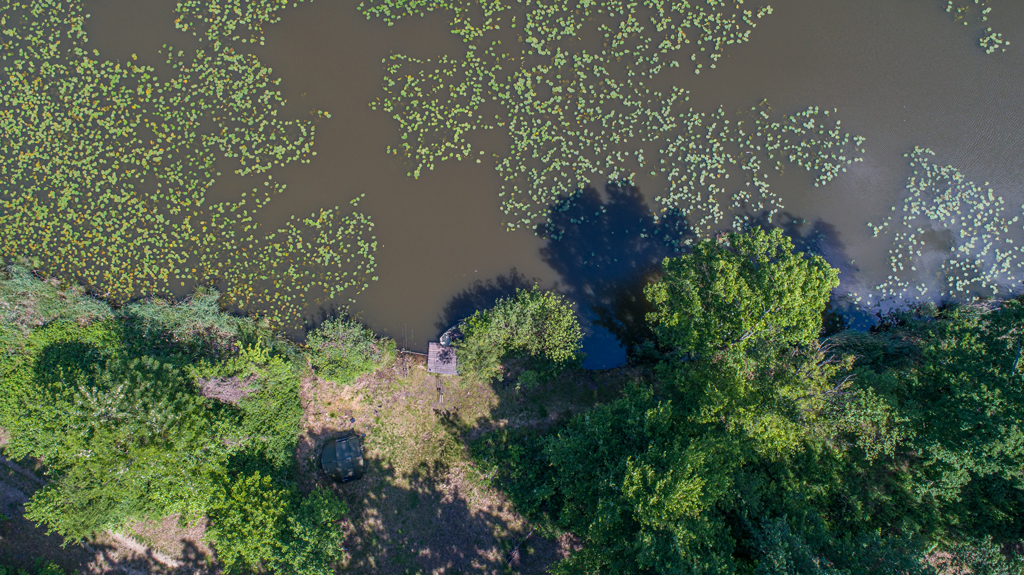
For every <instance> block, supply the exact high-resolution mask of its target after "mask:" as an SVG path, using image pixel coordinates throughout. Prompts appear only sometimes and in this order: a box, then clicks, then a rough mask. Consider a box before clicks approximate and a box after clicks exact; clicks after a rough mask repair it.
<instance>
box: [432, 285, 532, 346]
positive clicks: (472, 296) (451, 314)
mask: <svg viewBox="0 0 1024 575" xmlns="http://www.w3.org/2000/svg"><path fill="white" fill-rule="evenodd" d="M538 281H539V280H536V279H533V278H528V277H526V276H525V275H524V274H523V273H521V272H520V271H519V270H517V269H516V268H512V269H510V270H509V272H508V273H507V274H503V275H500V276H497V277H495V278H492V279H488V280H476V281H475V282H473V283H472V284H471V285H470V286H469V287H467V288H466V289H464V290H462V291H461V292H459V293H458V294H456V295H455V296H454V297H453V298H452V299H451V300H450V301H449V302H448V304H447V305H445V306H444V310H442V311H441V314H440V315H439V316H438V320H437V322H436V323H435V324H434V327H436V328H437V334H438V335H440V334H441V333H443V332H444V331H445V330H447V329H448V328H450V327H452V326H453V325H455V324H457V323H459V322H460V321H462V320H464V319H466V318H467V317H469V316H471V315H473V312H475V311H477V310H483V309H487V308H490V307H493V306H494V302H495V301H497V300H498V299H500V298H506V297H510V296H513V295H515V294H516V290H519V289H530V288H531V287H533V286H534V284H536V283H537V282H538Z"/></svg>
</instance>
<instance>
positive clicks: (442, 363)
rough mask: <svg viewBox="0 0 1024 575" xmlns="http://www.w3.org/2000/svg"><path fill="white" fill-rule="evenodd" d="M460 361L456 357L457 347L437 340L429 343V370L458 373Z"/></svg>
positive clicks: (446, 373) (441, 372)
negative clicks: (442, 343)
mask: <svg viewBox="0 0 1024 575" xmlns="http://www.w3.org/2000/svg"><path fill="white" fill-rule="evenodd" d="M457 367H458V361H457V358H456V357H455V348H454V347H451V346H450V345H441V344H440V343H438V342H436V341H432V342H430V343H429V344H427V371H428V372H430V373H440V374H443V375H457V374H458V370H457V369H456V368H457Z"/></svg>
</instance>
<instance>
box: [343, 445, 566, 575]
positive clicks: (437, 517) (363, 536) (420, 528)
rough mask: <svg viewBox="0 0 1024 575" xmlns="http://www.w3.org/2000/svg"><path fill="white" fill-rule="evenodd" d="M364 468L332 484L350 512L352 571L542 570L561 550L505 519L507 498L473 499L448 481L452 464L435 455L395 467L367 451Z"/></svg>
mask: <svg viewBox="0 0 1024 575" xmlns="http://www.w3.org/2000/svg"><path fill="white" fill-rule="evenodd" d="M367 463H368V472H367V475H366V476H365V477H364V478H363V479H362V480H359V481H355V482H350V483H347V484H342V485H335V486H334V487H333V488H334V490H335V492H336V493H338V495H339V496H340V497H342V499H344V500H346V501H347V502H348V503H349V506H350V508H351V509H353V511H354V513H353V515H352V517H351V518H350V521H351V524H350V525H348V526H347V530H348V531H349V537H348V538H347V541H348V543H347V544H348V545H349V546H350V547H349V551H350V553H351V558H350V560H349V562H348V564H347V565H346V570H348V571H351V572H357V573H369V572H376V573H403V574H404V573H469V572H473V573H508V572H512V573H523V574H526V573H531V574H532V573H537V574H539V573H543V572H544V571H545V569H546V568H547V567H548V566H549V565H550V564H551V563H553V562H554V561H557V560H558V559H559V558H560V557H559V556H558V554H557V543H555V542H553V541H549V540H545V539H542V538H540V537H535V538H531V540H530V543H529V544H527V545H524V546H523V547H522V548H521V549H520V552H519V553H518V557H517V558H512V557H510V556H509V553H510V551H512V549H513V548H515V546H516V545H517V544H518V543H519V542H520V541H521V540H522V539H525V538H526V536H527V535H528V533H529V528H528V526H527V524H526V523H525V522H523V521H517V522H512V521H510V520H509V519H508V517H509V514H508V513H507V512H508V511H510V510H509V509H506V507H505V506H507V505H508V504H507V503H502V502H494V503H490V502H485V501H479V500H477V501H473V502H472V503H471V501H470V500H471V499H472V498H474V497H479V493H477V492H476V490H474V489H472V487H470V488H468V489H467V488H466V487H465V486H464V485H460V484H459V482H456V481H451V478H452V476H453V474H454V473H456V472H457V470H455V469H452V468H450V467H449V465H448V464H447V463H445V462H444V461H442V460H440V459H438V460H434V461H430V462H422V463H421V464H419V465H418V466H417V467H416V468H414V469H413V470H412V471H410V472H405V473H399V472H397V471H396V470H395V469H394V468H393V467H391V466H389V465H388V464H387V463H385V462H383V461H382V460H381V459H378V458H376V457H374V456H373V455H372V454H368V457H367Z"/></svg>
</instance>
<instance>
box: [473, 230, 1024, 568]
mask: <svg viewBox="0 0 1024 575" xmlns="http://www.w3.org/2000/svg"><path fill="white" fill-rule="evenodd" d="M726 242H727V243H726V245H724V246H723V245H721V244H711V243H710V242H706V243H705V244H703V245H701V246H698V248H697V249H696V250H695V252H694V255H689V256H683V257H681V258H678V259H675V260H668V261H666V268H667V269H668V272H669V273H666V275H665V276H664V278H663V279H662V280H661V283H660V284H656V285H655V286H653V287H652V288H651V289H650V290H649V293H652V294H654V295H655V296H657V297H655V307H656V310H655V313H654V314H652V316H651V318H650V319H651V320H653V321H656V322H657V332H658V335H659V337H660V340H659V344H660V347H661V349H663V350H666V351H665V354H664V356H663V360H662V361H661V363H660V364H659V365H658V367H657V369H656V370H655V371H656V374H655V376H654V377H653V378H652V379H649V380H647V381H641V382H638V383H636V384H634V385H631V386H630V387H629V388H628V389H627V390H626V392H625V393H624V395H623V396H622V397H621V398H619V399H618V400H616V401H614V402H612V403H610V404H606V405H601V406H598V407H596V408H594V409H592V410H590V411H587V412H585V413H583V414H580V415H578V416H576V417H574V418H572V419H571V420H569V421H567V422H562V423H560V424H559V425H556V426H555V427H554V428H552V429H549V430H546V431H539V430H537V431H530V430H521V431H518V432H506V431H500V432H493V433H490V434H487V435H485V436H483V437H482V438H480V439H478V440H476V442H474V443H473V445H472V446H471V448H472V451H473V453H474V454H475V455H476V457H477V459H478V461H479V462H480V464H481V465H482V466H483V467H484V468H485V473H493V474H494V475H493V476H494V478H495V481H496V483H497V485H498V486H500V487H501V488H503V489H505V490H506V492H507V493H508V494H509V495H510V497H511V498H512V499H513V501H514V502H515V504H516V507H517V508H518V509H519V510H520V511H523V512H525V513H528V514H529V515H530V516H531V517H532V518H533V519H534V520H535V521H538V522H542V523H551V524H552V525H553V526H554V527H556V528H561V529H566V530H570V531H572V532H574V533H577V534H579V535H580V536H582V537H583V538H584V548H583V550H582V551H580V552H578V553H575V554H573V555H572V556H571V557H569V558H567V559H566V560H564V561H563V562H561V563H560V564H558V565H557V566H556V567H555V568H554V569H553V572H554V573H563V574H566V575H568V574H575V573H621V574H637V575H639V574H649V573H753V574H758V575H767V574H773V573H778V574H780V575H781V574H792V573H814V574H829V575H839V574H859V573H864V574H868V573H900V574H911V573H919V574H925V573H936V566H940V567H943V568H946V569H949V570H951V571H947V572H957V573H966V572H971V573H975V574H999V575H1009V574H1021V573H1024V562H1022V561H1021V557H1020V555H1018V554H1015V553H1019V547H1013V546H1016V545H1019V542H1020V541H1021V539H1022V538H1024V519H1022V518H1024V515H1022V514H1021V512H1020V510H1021V509H1024V471H1022V467H1021V457H1022V454H1024V429H1022V427H1021V423H1020V422H1021V421H1024V391H1022V390H1024V374H1022V373H1021V370H1020V367H1019V365H1018V364H1019V361H1020V356H1019V355H1018V350H1019V346H1020V341H1021V340H1022V339H1024V327H1022V326H1024V304H1022V303H1021V302H1018V301H1008V302H1003V303H1002V304H1001V305H998V306H996V305H991V306H978V305H969V306H950V307H948V308H945V309H942V310H937V309H935V308H934V307H930V308H929V307H923V308H922V309H921V310H920V311H921V313H914V312H907V313H897V314H893V315H891V316H888V317H886V318H885V319H884V322H883V324H882V325H881V326H880V327H879V328H878V329H877V330H876V331H875V332H873V333H870V334H843V335H841V336H839V337H836V338H833V339H831V340H829V341H827V342H825V343H819V342H818V341H817V338H816V337H815V336H816V334H818V333H819V331H820V329H821V320H820V317H821V315H820V314H821V310H822V307H823V305H824V302H825V301H826V300H827V296H828V292H829V290H830V289H831V287H832V286H833V285H834V282H833V281H832V278H834V272H829V271H828V270H822V268H821V262H818V261H817V260H816V259H814V258H811V259H808V260H804V259H803V257H802V256H792V255H790V253H789V252H790V251H791V249H792V247H791V245H789V244H788V242H784V241H781V239H780V237H779V236H775V235H774V234H772V235H766V234H762V233H760V232H754V233H752V234H751V235H750V236H749V237H747V238H742V237H738V236H731V237H729V238H727V240H726ZM744 245H748V246H749V245H760V246H765V247H770V248H771V252H772V253H773V255H772V256H771V257H770V258H768V259H766V260H763V261H760V262H757V264H756V265H746V264H743V263H741V264H740V265H737V261H738V260H737V258H736V256H737V254H738V253H739V252H741V251H742V249H738V248H739V246H744ZM754 251H755V252H756V251H760V248H758V249H757V250H754ZM762 253H765V252H762ZM741 259H743V260H745V259H746V256H744V257H743V258H741ZM757 259H758V258H756V257H755V258H752V260H754V261H756V260H757ZM776 264H781V265H782V266H784V267H785V269H786V270H787V271H786V273H785V274H781V275H780V274H779V273H778V268H777V267H776ZM686 270H690V271H692V272H693V273H690V272H688V271H686ZM716 274H717V277H712V276H713V275H716ZM709 279H713V280H714V281H712V282H711V283H710V284H709V283H707V280H709ZM694 282H697V286H698V287H701V289H696V288H695V287H694V285H692V284H693V283H694ZM709 285H717V286H718V287H719V288H721V289H717V290H716V291H715V292H714V293H704V290H705V289H710V288H709V287H708V286H709ZM673 294H674V295H673ZM778 306H782V309H776V308H777V307H778ZM776 314H777V315H776ZM748 334H749V335H748ZM1015 549H1016V550H1015ZM1004 552H1006V553H1009V555H1004Z"/></svg>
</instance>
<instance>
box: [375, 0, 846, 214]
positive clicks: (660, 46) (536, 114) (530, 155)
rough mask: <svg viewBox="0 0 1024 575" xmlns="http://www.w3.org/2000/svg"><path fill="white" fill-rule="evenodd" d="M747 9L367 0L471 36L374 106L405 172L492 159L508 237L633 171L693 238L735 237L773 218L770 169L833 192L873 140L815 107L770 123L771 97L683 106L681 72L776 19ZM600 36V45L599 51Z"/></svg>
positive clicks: (393, 74) (407, 66)
mask: <svg viewBox="0 0 1024 575" xmlns="http://www.w3.org/2000/svg"><path fill="white" fill-rule="evenodd" d="M742 4H743V3H742V2H736V3H729V2H718V1H696V0H695V1H693V2H679V3H672V4H665V3H663V2H657V1H649V0H645V1H635V0H634V1H631V2H626V3H622V2H608V1H603V0H602V1H594V2H584V3H581V4H579V5H578V6H577V5H576V4H571V5H570V4H565V3H558V2H556V3H553V4H544V3H539V2H534V1H533V0H523V1H521V2H508V3H502V2H501V0H496V1H494V2H483V3H476V2H472V1H470V0H465V1H456V2H411V3H407V2H395V1H394V0H379V1H365V2H363V3H362V4H361V5H360V6H361V9H362V10H363V12H364V13H365V14H366V16H367V17H368V18H370V17H379V18H382V19H383V20H385V21H386V22H387V23H388V25H392V24H394V23H395V22H396V21H397V20H399V19H401V18H403V17H408V16H412V15H416V14H420V15H422V14H423V13H425V12H429V11H433V10H445V11H448V12H450V13H451V15H452V16H451V20H450V26H451V32H452V33H453V34H457V35H460V36H462V37H463V40H464V41H465V42H466V43H467V50H466V53H465V55H464V56H452V55H443V56H440V57H439V58H437V59H436V60H433V59H426V60H422V59H417V58H413V57H411V56H407V55H402V54H395V55H392V56H391V58H390V61H387V60H385V65H386V76H385V80H384V88H385V92H386V95H385V96H384V97H383V98H380V99H378V100H377V101H375V102H371V104H370V105H371V107H373V108H375V109H380V110H383V111H385V112H388V113H390V114H392V115H393V117H394V118H395V119H396V120H397V121H398V122H399V130H400V133H401V139H402V140H403V142H402V143H401V145H400V146H399V147H397V148H389V151H390V152H392V153H395V154H398V153H402V154H405V155H406V156H408V157H409V158H410V159H411V160H412V162H413V164H414V167H413V169H412V170H411V171H410V172H409V175H411V176H414V177H419V176H420V175H421V174H422V173H423V170H425V169H426V170H430V169H433V168H434V166H435V164H436V163H437V162H441V161H446V160H452V159H454V160H469V159H475V160H476V162H477V163H481V162H482V161H484V160H486V161H487V162H489V163H490V162H494V163H495V167H496V169H497V171H498V173H499V174H500V175H501V177H502V179H503V180H504V181H505V182H506V185H505V186H502V188H503V191H501V192H500V194H499V195H500V196H501V197H502V209H503V211H504V212H505V214H507V215H508V216H509V220H508V221H507V222H506V223H507V226H508V228H509V229H517V228H521V227H531V226H532V227H534V228H535V229H537V227H538V226H539V225H540V224H542V223H544V222H545V220H546V219H547V217H548V215H549V214H550V213H551V210H552V209H554V207H555V206H556V205H557V204H558V203H559V201H560V200H564V199H565V198H566V197H570V198H571V197H572V195H573V194H575V193H578V191H579V190H581V189H582V188H583V187H585V186H586V185H587V184H588V183H590V181H591V179H592V178H606V179H607V180H608V181H630V180H632V179H633V178H634V177H635V176H636V174H637V173H646V174H649V175H650V176H658V177H663V178H664V179H665V187H666V189H667V193H666V194H664V195H662V196H660V197H659V198H658V201H659V202H660V203H661V204H662V205H663V206H664V207H663V210H662V211H669V210H671V211H673V213H674V212H680V211H681V212H682V214H684V215H691V214H692V215H693V216H694V217H693V219H694V222H693V226H694V230H695V231H696V232H697V233H699V234H704V233H707V232H708V231H709V230H710V229H711V227H712V226H714V225H717V224H723V223H724V224H731V225H733V226H735V227H737V228H740V227H742V223H743V222H744V221H745V220H744V219H743V216H742V214H744V213H750V212H753V213H756V214H758V215H760V214H761V213H767V218H768V220H769V221H770V220H771V217H772V216H773V215H775V214H776V213H778V211H779V210H780V209H781V207H782V205H781V202H780V201H779V199H778V198H777V197H776V196H775V195H773V194H772V193H771V192H770V191H769V188H768V183H767V178H768V173H767V171H768V170H767V168H769V167H772V168H775V169H777V170H782V169H783V167H784V162H785V161H787V160H788V161H789V162H792V163H795V164H797V165H799V166H801V167H803V168H805V169H807V170H808V171H809V172H811V173H812V174H813V175H814V177H815V185H822V184H826V183H828V182H829V181H831V180H832V179H833V178H834V177H835V176H836V175H838V174H839V173H840V172H841V171H845V170H846V166H847V165H849V164H852V163H853V162H855V161H858V160H859V157H858V156H859V154H861V153H863V152H864V151H863V149H861V146H862V144H863V139H862V138H859V137H853V136H851V135H849V134H847V133H844V132H842V130H841V127H840V122H839V120H838V119H837V117H836V115H835V112H836V110H831V111H830V110H828V109H823V108H820V107H817V106H815V107H809V108H807V109H806V110H804V111H802V112H800V113H797V114H791V115H774V116H773V115H771V114H769V112H771V111H772V110H771V108H770V107H769V106H768V105H767V103H765V102H762V103H761V105H760V106H759V107H754V108H751V110H750V113H749V114H748V113H740V114H737V115H736V116H733V115H732V114H727V113H726V112H725V111H723V110H722V109H719V110H717V111H715V112H710V113H705V112H698V111H694V110H693V108H691V107H690V106H689V104H688V103H687V102H688V101H689V93H688V92H687V91H686V90H685V89H683V88H680V87H678V86H675V85H671V84H670V83H671V82H673V80H674V78H673V77H672V69H673V68H682V67H684V66H686V67H689V68H691V69H693V71H694V73H696V74H699V73H700V72H701V71H702V70H706V69H714V68H715V67H716V66H717V62H718V61H719V59H720V58H721V57H722V56H723V53H724V50H725V49H726V48H727V47H728V46H730V45H733V44H739V43H744V42H747V41H748V40H749V38H750V34H751V32H752V31H753V29H754V28H755V27H756V25H757V21H758V20H759V19H761V18H764V17H767V16H768V15H770V14H771V13H772V9H771V7H767V6H766V7H763V8H759V9H757V10H749V9H745V7H744V6H743V5H742ZM594 40H598V41H600V42H601V48H600V49H599V51H598V50H595V49H591V48H589V46H592V45H594ZM676 75H677V76H678V73H676ZM659 86H660V87H659ZM487 131H500V132H501V133H502V134H504V135H506V136H507V137H508V139H510V140H511V144H510V147H509V148H508V149H507V150H500V149H492V148H491V146H493V142H494V138H488V137H486V136H485V135H484V134H483V132H487ZM733 167H738V168H739V169H740V170H741V171H740V172H739V173H735V174H733V175H736V176H739V178H744V179H745V181H744V182H742V185H740V183H738V182H737V184H736V185H734V186H733V189H738V190H739V191H735V192H733V193H730V192H728V191H727V190H726V189H725V186H724V185H723V184H722V183H721V182H722V181H724V179H726V178H729V176H730V173H729V172H730V169H731V168H733ZM730 211H733V212H735V213H736V216H735V217H734V218H733V220H732V221H730V220H729V219H728V218H727V216H726V212H730Z"/></svg>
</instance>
